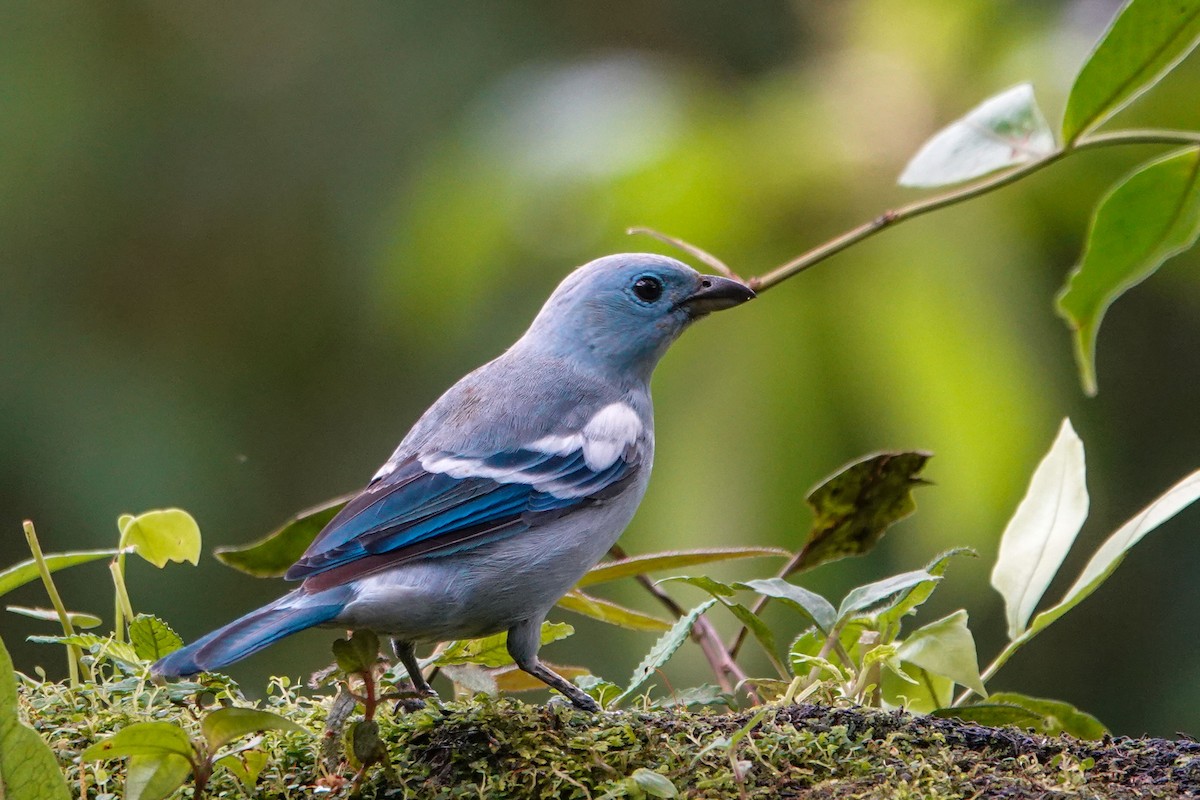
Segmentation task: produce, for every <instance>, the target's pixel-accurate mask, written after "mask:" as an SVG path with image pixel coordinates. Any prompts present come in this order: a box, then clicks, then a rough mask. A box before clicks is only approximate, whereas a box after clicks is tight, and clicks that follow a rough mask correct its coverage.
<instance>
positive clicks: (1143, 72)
mask: <svg viewBox="0 0 1200 800" xmlns="http://www.w3.org/2000/svg"><path fill="white" fill-rule="evenodd" d="M1198 40H1200V0H1170V2H1165V0H1131V2H1130V3H1128V4H1127V5H1126V6H1125V8H1124V9H1123V10H1122V11H1121V13H1119V14H1118V15H1117V17H1116V19H1114V20H1113V23H1112V25H1111V26H1109V28H1108V30H1107V31H1106V32H1105V33H1104V36H1103V37H1101V39H1100V42H1099V44H1097V45H1096V49H1095V50H1093V51H1092V54H1091V55H1090V56H1089V57H1088V60H1087V62H1086V63H1085V64H1084V65H1083V68H1082V69H1080V70H1079V75H1077V76H1076V78H1075V85H1074V86H1072V87H1071V94H1070V96H1069V97H1068V98H1067V111H1066V114H1065V115H1064V117H1063V138H1064V139H1065V140H1066V141H1068V142H1074V141H1075V140H1076V139H1078V138H1079V136H1080V135H1081V134H1083V133H1086V132H1087V131H1089V130H1091V129H1092V128H1095V127H1096V126H1097V125H1099V124H1100V123H1102V122H1104V120H1106V119H1108V118H1109V117H1111V116H1112V115H1113V114H1115V113H1117V112H1118V111H1120V110H1121V109H1122V108H1124V107H1125V106H1127V105H1128V104H1129V103H1131V102H1132V101H1133V100H1134V99H1135V98H1136V97H1137V96H1138V95H1140V94H1141V93H1142V92H1144V91H1146V90H1147V89H1149V88H1150V87H1151V86H1153V85H1154V84H1155V83H1157V82H1158V81H1159V79H1160V78H1162V77H1163V76H1164V75H1166V74H1167V73H1168V72H1170V70H1171V68H1172V67H1174V66H1175V65H1176V64H1178V63H1179V62H1180V61H1181V60H1183V58H1184V56H1186V55H1187V54H1188V53H1189V52H1190V51H1191V50H1192V48H1193V47H1195V46H1196V43H1197V41H1198Z"/></svg>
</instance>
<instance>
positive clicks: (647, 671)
mask: <svg viewBox="0 0 1200 800" xmlns="http://www.w3.org/2000/svg"><path fill="white" fill-rule="evenodd" d="M716 602H717V601H716V600H705V601H704V602H703V603H701V604H700V605H698V606H696V607H695V608H693V609H692V610H691V611H689V612H687V613H686V614H684V615H683V616H682V617H680V618H679V619H677V620H676V621H675V624H674V625H672V626H671V630H669V631H667V632H666V633H664V634H663V635H662V636H661V637H660V638H659V640H658V641H657V642H655V643H654V646H653V647H651V648H650V652H649V653H647V654H646V657H645V658H643V659H642V662H641V663H640V664H638V665H637V667H635V668H634V670H633V675H632V676H630V678H629V685H628V686H626V687H625V691H623V692H621V694H619V695H618V696H617V697H616V698H615V699H614V700H613V701H612V704H613V705H617V704H619V703H620V702H621V701H622V700H624V699H625V698H627V697H631V696H632V695H633V693H634V692H636V691H637V690H638V689H640V688H641V686H642V684H644V683H645V682H646V681H648V680H650V676H651V675H653V674H654V673H655V672H657V671H658V670H660V669H662V667H663V665H664V664H666V663H667V662H668V661H670V660H671V656H673V655H675V651H676V650H678V649H679V646H680V645H682V644H683V642H684V640H686V639H687V638H688V635H689V634H690V633H691V632H692V626H693V625H695V624H696V620H698V619H700V616H701V615H702V614H704V612H705V611H707V610H708V609H709V608H711V607H712V605H713V604H714V603H716Z"/></svg>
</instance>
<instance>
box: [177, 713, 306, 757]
mask: <svg viewBox="0 0 1200 800" xmlns="http://www.w3.org/2000/svg"><path fill="white" fill-rule="evenodd" d="M259 731H283V732H285V733H303V734H307V733H308V731H307V730H305V729H304V728H302V727H300V726H299V725H297V724H296V723H295V722H292V721H291V720H290V719H284V718H283V717H281V716H279V715H278V714H272V713H271V712H270V711H261V710H259V709H257V708H233V707H228V708H218V709H217V710H216V711H212V712H209V714H208V715H207V716H206V717H205V718H204V720H203V721H202V722H201V723H200V732H201V733H202V734H203V735H204V740H205V741H206V742H208V751H209V752H210V753H215V752H216V751H217V750H219V749H221V748H222V747H224V746H225V745H227V744H229V743H230V742H232V741H233V740H234V739H239V738H241V737H243V736H246V735H247V734H251V733H257V732H259Z"/></svg>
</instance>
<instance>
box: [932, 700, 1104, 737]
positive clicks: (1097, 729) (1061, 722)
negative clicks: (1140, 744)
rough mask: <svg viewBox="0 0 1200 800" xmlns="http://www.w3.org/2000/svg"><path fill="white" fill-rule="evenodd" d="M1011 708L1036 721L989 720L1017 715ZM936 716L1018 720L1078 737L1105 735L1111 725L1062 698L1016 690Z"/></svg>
mask: <svg viewBox="0 0 1200 800" xmlns="http://www.w3.org/2000/svg"><path fill="white" fill-rule="evenodd" d="M1011 709H1020V710H1023V711H1025V712H1027V713H1028V714H1030V715H1032V716H1033V718H1034V719H1035V720H1036V721H1033V722H1031V721H1029V719H1028V718H1026V719H1025V720H1021V721H1014V722H1008V721H1004V722H1001V721H987V720H989V719H991V720H998V719H999V718H1001V717H1003V716H1004V715H1005V714H1008V715H1009V716H1011V717H1016V716H1017V714H1016V713H1015V712H1013V711H1012V710H1011ZM935 713H936V715H937V716H945V717H958V718H959V719H967V720H972V721H975V722H983V723H984V724H986V725H997V724H1015V725H1021V726H1029V727H1033V728H1035V729H1036V730H1038V731H1039V732H1041V733H1044V734H1047V735H1050V736H1054V735H1057V734H1060V733H1068V734H1070V735H1071V736H1075V737H1077V738H1079V739H1102V738H1103V737H1104V735H1105V734H1106V733H1108V729H1107V728H1105V727H1104V724H1103V723H1101V722H1100V720H1098V719H1096V718H1095V717H1093V716H1092V715H1091V714H1088V713H1087V712H1084V711H1080V710H1079V709H1078V708H1076V707H1075V706H1073V705H1071V704H1070V703H1064V702H1062V701H1061V700H1045V699H1042V698H1040V697H1029V696H1028V695H1023V694H1017V693H1016V692H997V693H996V694H994V695H992V696H991V698H990V702H988V703H980V704H979V705H973V706H962V707H960V708H945V709H939V710H938V711H937V712H935Z"/></svg>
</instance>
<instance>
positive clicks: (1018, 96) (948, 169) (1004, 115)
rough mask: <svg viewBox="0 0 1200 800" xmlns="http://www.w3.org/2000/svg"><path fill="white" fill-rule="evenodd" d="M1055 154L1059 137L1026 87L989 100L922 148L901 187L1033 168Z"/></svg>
mask: <svg viewBox="0 0 1200 800" xmlns="http://www.w3.org/2000/svg"><path fill="white" fill-rule="evenodd" d="M1054 150H1055V142H1054V134H1053V133H1052V132H1051V131H1050V125H1049V124H1048V123H1047V122H1046V118H1045V117H1044V116H1043V115H1042V111H1041V109H1040V108H1038V105H1037V100H1036V99H1034V96H1033V87H1032V86H1030V85H1029V84H1028V83H1022V84H1021V85H1019V86H1014V87H1012V88H1011V89H1006V90H1005V91H1003V92H1001V93H1000V94H997V95H994V96H992V97H989V98H988V99H987V100H984V101H983V102H982V103H980V104H979V105H978V106H976V107H975V108H973V109H971V110H970V111H969V112H967V114H966V116H964V117H961V118H960V119H957V120H955V121H954V122H952V123H950V124H949V125H947V126H946V127H945V128H942V129H941V130H940V131H938V132H937V133H936V134H934V135H933V137H932V138H930V139H929V141H927V142H925V144H924V145H922V146H921V149H920V150H918V151H917V154H916V155H915V156H913V158H912V160H911V161H909V162H908V166H906V167H905V168H904V172H903V173H902V174H901V175H900V179H899V183H900V185H901V186H914V187H930V186H945V185H947V184H951V183H960V182H962V181H967V180H970V179H972V178H978V177H981V176H983V175H987V174H988V173H989V172H995V171H996V170H999V169H1004V168H1006V167H1015V166H1017V165H1018V164H1028V163H1029V162H1031V161H1037V160H1039V159H1042V158H1045V157H1046V156H1048V155H1050V154H1051V153H1053V152H1054Z"/></svg>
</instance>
